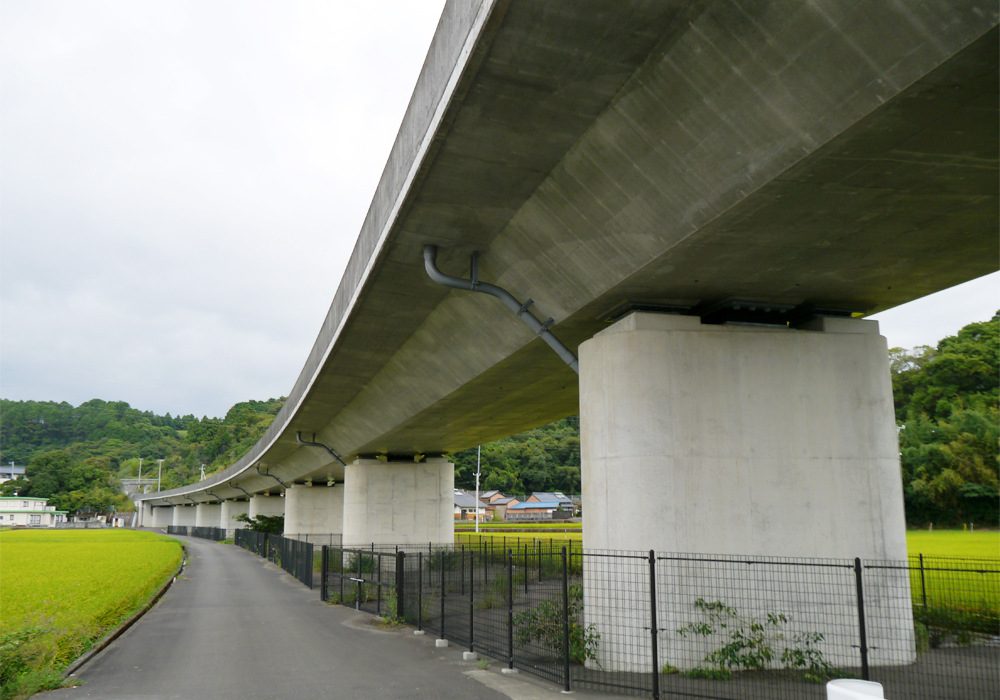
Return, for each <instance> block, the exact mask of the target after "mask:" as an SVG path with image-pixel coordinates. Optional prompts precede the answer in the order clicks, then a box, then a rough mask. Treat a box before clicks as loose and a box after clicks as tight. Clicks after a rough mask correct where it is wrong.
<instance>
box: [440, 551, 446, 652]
mask: <svg viewBox="0 0 1000 700" xmlns="http://www.w3.org/2000/svg"><path fill="white" fill-rule="evenodd" d="M441 639H447V637H445V636H444V550H443V549H442V550H441Z"/></svg>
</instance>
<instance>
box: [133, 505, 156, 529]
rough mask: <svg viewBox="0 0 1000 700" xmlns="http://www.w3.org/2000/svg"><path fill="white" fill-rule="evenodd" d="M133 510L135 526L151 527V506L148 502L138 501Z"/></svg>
mask: <svg viewBox="0 0 1000 700" xmlns="http://www.w3.org/2000/svg"><path fill="white" fill-rule="evenodd" d="M137 505H138V507H137V508H136V509H135V510H136V513H135V526H136V527H152V524H153V504H152V503H151V502H150V501H140V502H139V503H138V504H137Z"/></svg>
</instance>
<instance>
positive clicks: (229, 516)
mask: <svg viewBox="0 0 1000 700" xmlns="http://www.w3.org/2000/svg"><path fill="white" fill-rule="evenodd" d="M249 512H250V501H223V502H222V512H221V513H220V515H219V527H224V528H226V532H227V533H229V534H230V535H231V534H232V533H233V531H234V530H242V529H243V528H245V527H246V526H247V524H246V523H241V522H237V521H236V520H234V519H233V518H235V517H236V516H237V515H240V514H242V513H249Z"/></svg>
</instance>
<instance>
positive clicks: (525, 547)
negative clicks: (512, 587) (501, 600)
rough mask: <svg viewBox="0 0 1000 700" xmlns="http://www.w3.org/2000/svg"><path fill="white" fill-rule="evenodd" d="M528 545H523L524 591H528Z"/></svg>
mask: <svg viewBox="0 0 1000 700" xmlns="http://www.w3.org/2000/svg"><path fill="white" fill-rule="evenodd" d="M528 571H529V569H528V545H527V544H525V545H524V592H525V593H527V592H528Z"/></svg>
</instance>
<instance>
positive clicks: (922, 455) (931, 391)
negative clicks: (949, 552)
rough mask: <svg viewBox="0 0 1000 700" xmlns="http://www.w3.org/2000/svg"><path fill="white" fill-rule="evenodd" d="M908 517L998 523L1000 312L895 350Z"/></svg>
mask: <svg viewBox="0 0 1000 700" xmlns="http://www.w3.org/2000/svg"><path fill="white" fill-rule="evenodd" d="M890 369H891V372H892V381H893V396H894V400H895V405H896V419H897V422H898V424H899V447H900V456H901V462H902V470H903V487H904V495H905V499H906V513H907V519H908V520H909V521H910V522H926V521H937V522H946V523H948V522H968V521H969V520H976V521H979V522H985V523H996V522H997V520H998V512H1000V488H998V466H1000V447H998V445H1000V409H998V397H1000V312H998V313H997V314H996V315H994V317H993V318H992V319H991V320H990V321H987V322H982V323H970V324H969V325H967V326H965V327H964V328H962V330H960V331H959V332H958V333H957V334H956V335H954V336H949V337H947V338H944V339H943V340H941V342H939V343H938V344H937V347H936V348H929V347H926V346H925V347H920V348H916V350H914V351H913V352H906V351H904V350H901V349H900V348H893V349H892V350H891V351H890Z"/></svg>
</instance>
